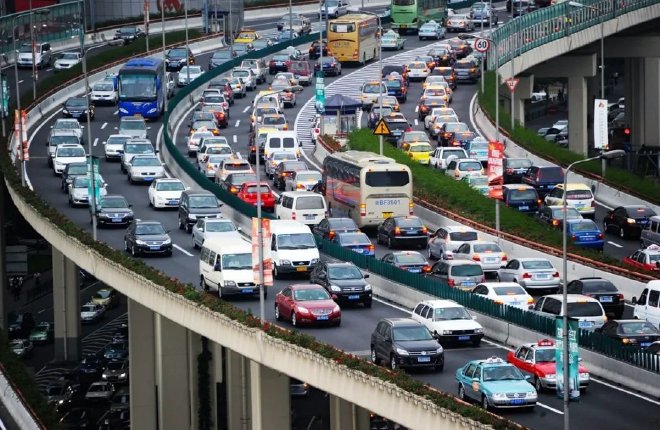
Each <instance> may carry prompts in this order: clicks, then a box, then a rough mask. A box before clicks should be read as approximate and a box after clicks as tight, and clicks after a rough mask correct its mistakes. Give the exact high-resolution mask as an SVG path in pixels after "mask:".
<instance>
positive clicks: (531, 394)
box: [525, 391, 536, 399]
mask: <svg viewBox="0 0 660 430" xmlns="http://www.w3.org/2000/svg"><path fill="white" fill-rule="evenodd" d="M525 397H527V398H528V399H535V398H536V391H528V392H527V393H526V394H525Z"/></svg>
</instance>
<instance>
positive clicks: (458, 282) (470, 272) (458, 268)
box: [426, 259, 486, 292]
mask: <svg viewBox="0 0 660 430" xmlns="http://www.w3.org/2000/svg"><path fill="white" fill-rule="evenodd" d="M426 276H429V277H432V278H434V279H439V280H441V281H443V282H445V283H446V284H447V285H449V286H450V287H452V288H458V289H459V290H463V291H468V292H470V291H472V289H473V288H474V287H475V286H476V285H477V284H478V283H480V282H485V281H486V278H485V276H484V269H483V268H482V267H481V265H480V264H479V263H477V262H476V261H470V260H452V259H449V260H440V261H438V262H436V263H435V264H433V266H432V267H431V270H430V271H429V273H427V275H426Z"/></svg>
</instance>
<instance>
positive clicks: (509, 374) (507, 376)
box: [483, 365, 525, 382]
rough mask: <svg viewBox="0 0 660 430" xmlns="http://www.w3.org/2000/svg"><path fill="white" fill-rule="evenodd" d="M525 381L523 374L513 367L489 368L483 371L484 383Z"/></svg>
mask: <svg viewBox="0 0 660 430" xmlns="http://www.w3.org/2000/svg"><path fill="white" fill-rule="evenodd" d="M521 379H525V377H524V376H523V374H522V373H521V372H520V370H518V369H517V368H516V367H514V366H510V365H506V366H489V367H484V369H483V380H484V382H485V381H519V380H521Z"/></svg>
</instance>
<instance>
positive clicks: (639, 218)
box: [603, 205, 656, 239]
mask: <svg viewBox="0 0 660 430" xmlns="http://www.w3.org/2000/svg"><path fill="white" fill-rule="evenodd" d="M654 215H656V213H655V212H654V211H653V210H652V209H651V208H649V207H648V206H644V205H627V206H619V207H616V208H614V209H612V210H610V211H608V212H607V215H605V218H603V232H605V233H607V232H610V231H615V232H617V233H618V234H619V236H620V237H621V238H622V239H628V238H631V239H639V238H640V237H641V235H642V230H644V229H645V228H647V227H648V226H649V225H650V223H651V221H650V218H651V217H652V216H654Z"/></svg>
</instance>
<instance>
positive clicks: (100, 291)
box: [92, 290, 112, 299]
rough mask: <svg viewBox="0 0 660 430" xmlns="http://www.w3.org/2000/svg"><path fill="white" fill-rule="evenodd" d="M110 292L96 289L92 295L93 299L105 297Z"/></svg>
mask: <svg viewBox="0 0 660 430" xmlns="http://www.w3.org/2000/svg"><path fill="white" fill-rule="evenodd" d="M111 294H112V293H111V292H110V290H98V291H97V292H96V293H94V295H93V296H92V297H94V298H95V299H107V298H108V297H110V295H111Z"/></svg>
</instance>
